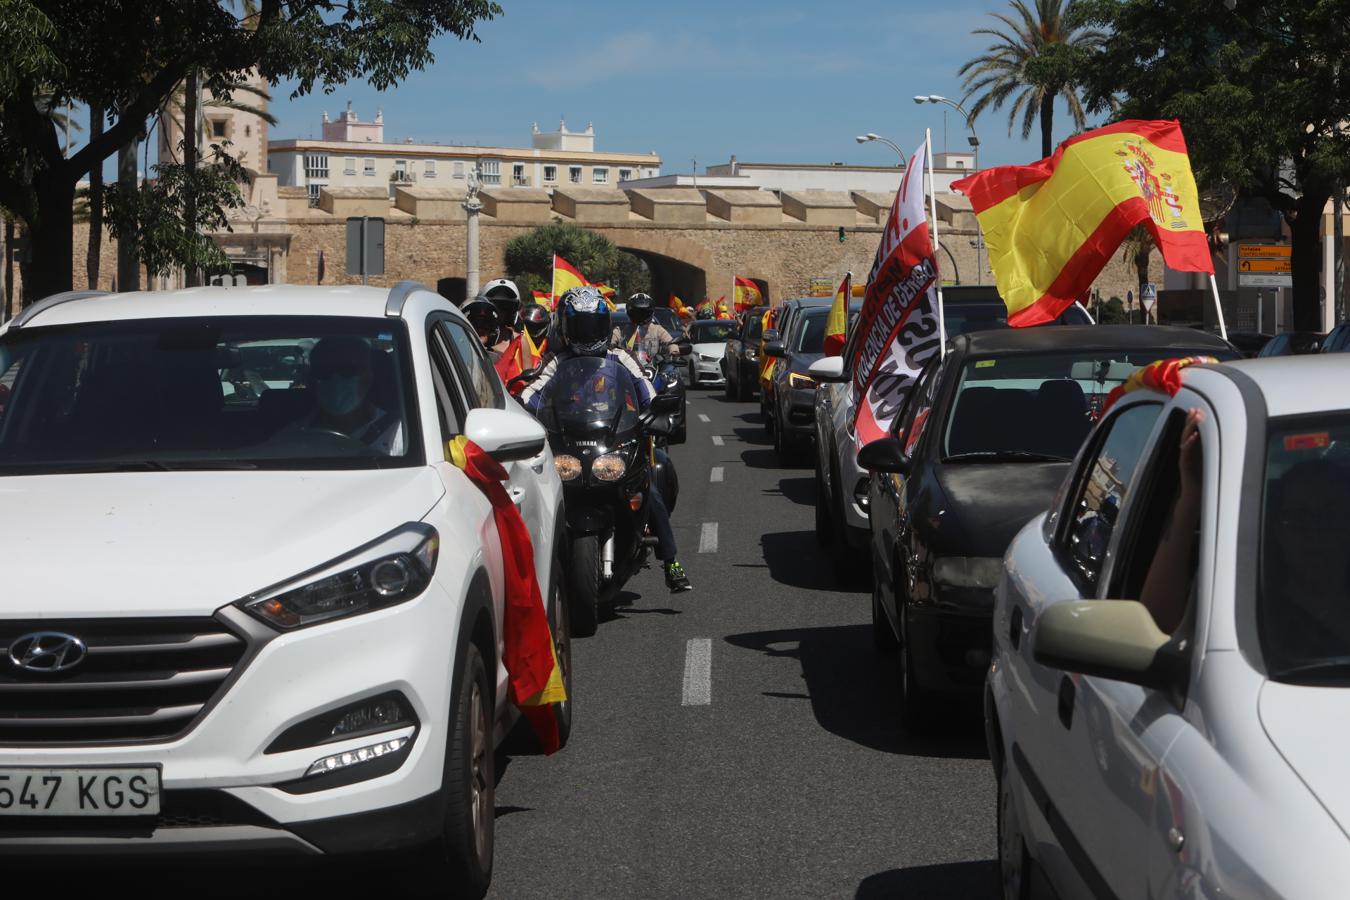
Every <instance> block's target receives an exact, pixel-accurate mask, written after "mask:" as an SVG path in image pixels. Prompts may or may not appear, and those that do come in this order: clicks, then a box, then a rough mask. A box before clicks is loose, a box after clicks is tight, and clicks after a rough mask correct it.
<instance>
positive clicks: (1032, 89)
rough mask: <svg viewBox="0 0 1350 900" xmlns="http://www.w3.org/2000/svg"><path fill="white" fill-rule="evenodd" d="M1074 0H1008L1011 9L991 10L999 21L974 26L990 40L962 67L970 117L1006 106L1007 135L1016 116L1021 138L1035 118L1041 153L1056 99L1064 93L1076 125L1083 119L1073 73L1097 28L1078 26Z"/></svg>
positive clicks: (1045, 152)
mask: <svg viewBox="0 0 1350 900" xmlns="http://www.w3.org/2000/svg"><path fill="white" fill-rule="evenodd" d="M1076 2H1077V0H1030V2H1028V0H1010V2H1009V4H1008V5H1009V6H1010V7H1011V8H1012V14H1011V15H1009V14H1007V13H990V15H992V16H993V17H994V18H995V19H997V20H998V21H999V23H1000V26H996V27H993V28H977V29H975V31H974V32H973V33H974V34H983V35H989V36H990V37H992V38H994V43H993V44H991V45H990V46H989V49H988V50H986V51H985V54H984V55H983V56H977V57H975V58H974V59H972V60H970V61H969V62H967V63H966V64H965V65H964V66H962V67H961V70H960V72H959V73H958V74H960V75H961V76H963V77H964V78H965V84H964V85H963V87H964V89H965V92H966V99H967V100H970V99H973V100H974V104H973V105H972V106H971V107H970V115H971V118H972V119H974V118H976V117H977V116H979V114H980V113H982V112H984V111H985V110H986V109H989V108H992V109H995V110H1001V109H1002V108H1003V105H1004V104H1005V103H1007V102H1008V101H1010V100H1011V101H1012V107H1011V109H1009V110H1008V134H1009V135H1011V134H1012V133H1013V129H1014V128H1015V127H1017V124H1018V122H1017V120H1018V117H1019V116H1020V117H1021V120H1022V121H1021V129H1022V140H1026V139H1027V138H1029V137H1031V131H1032V129H1033V128H1034V127H1035V125H1036V122H1037V120H1039V121H1040V126H1041V155H1042V156H1049V155H1050V153H1051V152H1052V151H1053V150H1054V146H1055V145H1054V139H1053V134H1054V118H1055V100H1056V98H1063V100H1064V102H1065V103H1066V104H1067V105H1068V108H1069V116H1070V118H1071V119H1072V120H1073V126H1074V129H1075V130H1078V131H1081V130H1082V129H1083V126H1084V124H1085V122H1086V116H1085V115H1084V111H1083V104H1082V102H1081V100H1080V99H1079V92H1078V84H1077V78H1078V72H1079V71H1080V67H1081V65H1082V61H1083V60H1084V59H1085V58H1086V57H1087V56H1089V55H1090V54H1091V53H1093V52H1094V51H1095V50H1096V49H1097V48H1098V47H1099V46H1100V45H1101V41H1102V38H1103V35H1102V33H1101V32H1100V31H1097V30H1094V29H1088V28H1082V27H1079V26H1078V25H1077V24H1076V22H1077V18H1076V15H1075V9H1074V7H1075V4H1076Z"/></svg>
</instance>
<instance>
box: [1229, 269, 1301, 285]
mask: <svg viewBox="0 0 1350 900" xmlns="http://www.w3.org/2000/svg"><path fill="white" fill-rule="evenodd" d="M1238 286H1239V287H1287V288H1291V287H1293V286H1294V276H1293V275H1282V274H1274V275H1272V274H1269V273H1266V272H1238Z"/></svg>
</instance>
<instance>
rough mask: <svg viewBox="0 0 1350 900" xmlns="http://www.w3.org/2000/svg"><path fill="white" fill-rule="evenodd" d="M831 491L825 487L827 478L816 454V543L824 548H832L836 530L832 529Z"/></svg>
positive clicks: (818, 455)
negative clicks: (831, 544)
mask: <svg viewBox="0 0 1350 900" xmlns="http://www.w3.org/2000/svg"><path fill="white" fill-rule="evenodd" d="M829 495H830V492H829V489H828V488H826V486H825V477H824V476H823V475H822V474H821V468H820V454H819V453H817V454H816V543H818V544H820V546H822V547H828V546H830V543H831V541H832V540H833V538H834V530H833V529H832V528H831V527H830V504H829Z"/></svg>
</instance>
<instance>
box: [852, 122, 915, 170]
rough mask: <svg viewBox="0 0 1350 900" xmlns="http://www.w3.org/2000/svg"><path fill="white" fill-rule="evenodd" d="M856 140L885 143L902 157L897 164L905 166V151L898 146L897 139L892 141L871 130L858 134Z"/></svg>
mask: <svg viewBox="0 0 1350 900" xmlns="http://www.w3.org/2000/svg"><path fill="white" fill-rule="evenodd" d="M854 140H855V141H857V142H858V143H860V144H866V143H869V142H871V141H876V142H877V143H878V144H885V145H886V146H887V147H890V148H891V149H892V150H894V151H895V155H896V156H898V157H900V162H898V163H896V165H898V166H903V165H904V164H905V152H904V151H903V150H901V149H900V148H899V147H897V146H896V144H895V141H892V140H891V139H889V138H884V137H882V136H881V135H879V134H876V133H874V132H871V131H869V132H867V134H860V135H858V136H857V137H855V138H854Z"/></svg>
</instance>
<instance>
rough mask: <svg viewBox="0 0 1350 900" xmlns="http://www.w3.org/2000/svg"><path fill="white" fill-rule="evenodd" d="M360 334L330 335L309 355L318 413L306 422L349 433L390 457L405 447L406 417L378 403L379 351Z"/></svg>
mask: <svg viewBox="0 0 1350 900" xmlns="http://www.w3.org/2000/svg"><path fill="white" fill-rule="evenodd" d="M375 352H376V351H375V350H373V349H372V348H371V346H370V344H368V343H367V342H366V341H365V340H364V339H362V338H359V337H327V338H324V339H323V340H321V341H319V342H318V343H317V344H315V345H314V349H313V350H312V351H311V352H310V356H309V380H310V383H311V385H312V386H313V390H314V406H315V411H314V415H313V416H312V417H311V418H310V420H309V421H308V423H306V425H305V427H306V428H309V429H314V430H319V431H330V432H336V433H338V434H342V435H346V436H347V437H349V438H353V439H355V440H358V441H360V442H361V443H363V444H366V445H367V446H369V447H370V448H371V449H373V450H376V451H378V452H380V453H383V454H386V455H389V456H402V455H403V453H404V452H405V444H404V441H405V439H404V432H403V420H402V417H400V416H399V415H398V414H397V413H393V412H389V411H387V410H384V409H381V408H380V407H378V406H376V405H375V403H374V402H373V401H372V400H371V397H370V391H371V387H372V386H373V384H374V381H375V377H374V354H375Z"/></svg>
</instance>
